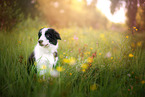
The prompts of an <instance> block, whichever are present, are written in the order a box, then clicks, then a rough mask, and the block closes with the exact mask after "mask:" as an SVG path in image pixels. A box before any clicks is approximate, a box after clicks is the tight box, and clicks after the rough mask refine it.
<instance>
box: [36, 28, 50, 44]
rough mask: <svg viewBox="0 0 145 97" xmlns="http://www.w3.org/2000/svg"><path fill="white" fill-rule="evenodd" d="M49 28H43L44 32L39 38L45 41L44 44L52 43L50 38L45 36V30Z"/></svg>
mask: <svg viewBox="0 0 145 97" xmlns="http://www.w3.org/2000/svg"><path fill="white" fill-rule="evenodd" d="M48 29H49V28H43V29H42V30H41V32H42V35H41V37H40V38H39V40H42V41H43V42H42V45H44V46H47V45H49V44H50V43H49V40H48V39H47V38H46V37H45V32H46V31H47V30H48ZM39 40H38V41H39Z"/></svg>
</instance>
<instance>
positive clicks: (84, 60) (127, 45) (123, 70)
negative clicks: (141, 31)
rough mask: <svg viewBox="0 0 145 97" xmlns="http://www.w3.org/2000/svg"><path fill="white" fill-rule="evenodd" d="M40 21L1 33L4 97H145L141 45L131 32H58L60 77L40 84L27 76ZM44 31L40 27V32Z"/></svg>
mask: <svg viewBox="0 0 145 97" xmlns="http://www.w3.org/2000/svg"><path fill="white" fill-rule="evenodd" d="M38 22H39V21H38V20H36V21H32V20H27V21H25V22H22V23H20V24H18V25H17V27H16V28H15V29H13V30H12V31H11V32H4V31H1V32H0V45H1V47H0V80H1V81H0V96H1V97H144V96H145V94H144V91H145V73H144V71H145V64H144V63H145V60H144V59H145V56H144V55H145V50H144V49H142V48H143V46H144V45H143V42H142V41H141V40H137V38H136V37H135V36H134V37H132V36H131V35H130V34H128V33H127V32H122V33H118V32H113V31H105V30H94V29H92V28H91V27H90V28H87V27H86V28H77V27H72V28H61V29H59V28H58V29H57V28H55V29H57V31H58V32H59V33H60V35H61V38H62V40H61V41H59V49H58V52H59V62H58V66H57V67H56V69H57V68H58V67H60V69H59V71H60V76H59V77H57V78H53V77H50V79H49V80H40V79H38V78H36V77H35V76H34V75H33V73H32V74H30V75H28V73H27V59H28V56H29V55H30V53H31V52H32V51H33V49H34V46H35V45H36V43H37V33H38V30H39V29H40V28H41V26H45V24H42V23H41V22H39V25H38V24H37V23H38ZM40 25H41V26H40Z"/></svg>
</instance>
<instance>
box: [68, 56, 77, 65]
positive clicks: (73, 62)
mask: <svg viewBox="0 0 145 97" xmlns="http://www.w3.org/2000/svg"><path fill="white" fill-rule="evenodd" d="M69 64H70V65H74V64H76V59H75V58H73V57H71V58H70V59H69Z"/></svg>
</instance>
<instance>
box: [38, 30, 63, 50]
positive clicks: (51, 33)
mask: <svg viewBox="0 0 145 97" xmlns="http://www.w3.org/2000/svg"><path fill="white" fill-rule="evenodd" d="M57 40H61V37H60V35H59V33H58V32H56V31H55V30H54V29H52V28H42V29H40V30H39V33H38V43H39V45H40V46H44V47H49V46H51V45H56V44H57Z"/></svg>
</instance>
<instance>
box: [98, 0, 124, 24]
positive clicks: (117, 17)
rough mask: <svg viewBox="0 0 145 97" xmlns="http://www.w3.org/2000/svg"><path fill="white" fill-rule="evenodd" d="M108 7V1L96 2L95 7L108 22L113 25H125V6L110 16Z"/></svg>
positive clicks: (99, 0) (109, 3)
mask: <svg viewBox="0 0 145 97" xmlns="http://www.w3.org/2000/svg"><path fill="white" fill-rule="evenodd" d="M110 5H111V2H110V1H109V0H98V2H97V5H96V6H97V8H98V9H99V10H100V11H101V12H102V13H103V14H104V15H105V16H106V17H107V18H108V19H109V20H110V21H112V22H114V23H125V20H126V17H125V6H123V7H121V8H120V10H118V11H117V12H115V13H114V14H113V15H112V14H111V10H110Z"/></svg>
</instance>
